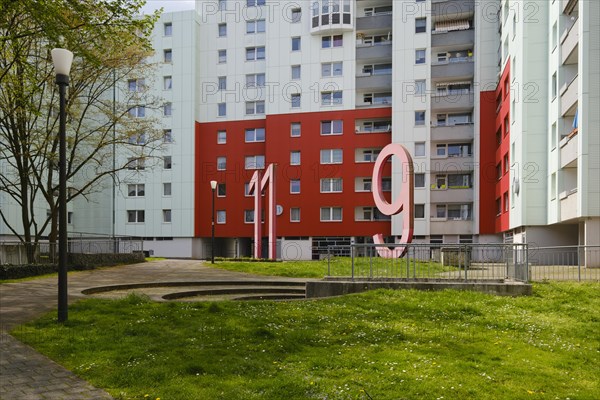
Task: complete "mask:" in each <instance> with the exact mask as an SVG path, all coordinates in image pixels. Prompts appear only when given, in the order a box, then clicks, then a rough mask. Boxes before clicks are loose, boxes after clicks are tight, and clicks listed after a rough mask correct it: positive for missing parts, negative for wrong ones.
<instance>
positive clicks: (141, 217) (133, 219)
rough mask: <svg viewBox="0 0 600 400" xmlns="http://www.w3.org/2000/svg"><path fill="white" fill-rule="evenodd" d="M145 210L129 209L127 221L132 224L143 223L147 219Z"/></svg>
mask: <svg viewBox="0 0 600 400" xmlns="http://www.w3.org/2000/svg"><path fill="white" fill-rule="evenodd" d="M145 214H146V213H145V212H144V210H127V222H129V223H130V224H141V223H143V222H144V221H145V219H146V215H145Z"/></svg>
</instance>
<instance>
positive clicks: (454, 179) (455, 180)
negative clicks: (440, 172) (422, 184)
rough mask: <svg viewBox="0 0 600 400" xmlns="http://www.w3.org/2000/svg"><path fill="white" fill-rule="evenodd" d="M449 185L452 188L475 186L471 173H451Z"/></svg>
mask: <svg viewBox="0 0 600 400" xmlns="http://www.w3.org/2000/svg"><path fill="white" fill-rule="evenodd" d="M448 187H449V188H450V189H467V188H471V187H473V183H472V179H471V174H449V175H448Z"/></svg>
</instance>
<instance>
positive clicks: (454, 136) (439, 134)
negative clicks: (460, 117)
mask: <svg viewBox="0 0 600 400" xmlns="http://www.w3.org/2000/svg"><path fill="white" fill-rule="evenodd" d="M474 137H475V129H474V127H473V124H472V123H468V124H462V125H436V126H432V127H431V140H434V141H455V140H458V141H464V140H467V141H468V140H473V138H474Z"/></svg>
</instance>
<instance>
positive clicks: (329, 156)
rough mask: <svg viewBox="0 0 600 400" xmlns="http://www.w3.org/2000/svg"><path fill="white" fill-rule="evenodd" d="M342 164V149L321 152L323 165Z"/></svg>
mask: <svg viewBox="0 0 600 400" xmlns="http://www.w3.org/2000/svg"><path fill="white" fill-rule="evenodd" d="M342 162H343V153H342V149H326V150H321V164H341V163H342Z"/></svg>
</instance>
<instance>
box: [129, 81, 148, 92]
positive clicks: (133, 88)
mask: <svg viewBox="0 0 600 400" xmlns="http://www.w3.org/2000/svg"><path fill="white" fill-rule="evenodd" d="M127 87H128V89H129V91H130V92H141V91H143V90H144V89H145V88H146V81H145V80H144V79H130V80H128V81H127Z"/></svg>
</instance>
